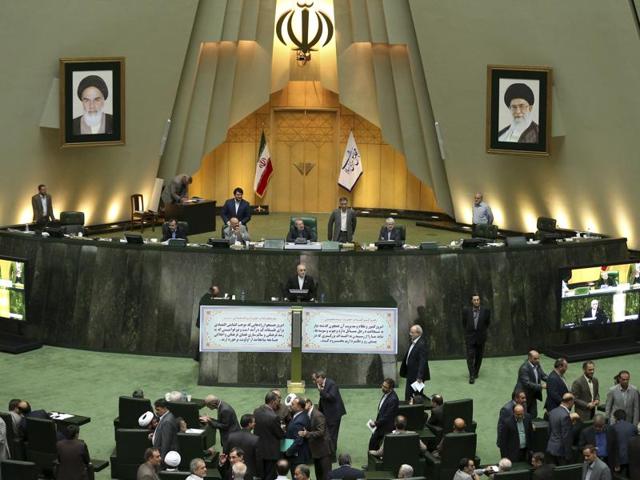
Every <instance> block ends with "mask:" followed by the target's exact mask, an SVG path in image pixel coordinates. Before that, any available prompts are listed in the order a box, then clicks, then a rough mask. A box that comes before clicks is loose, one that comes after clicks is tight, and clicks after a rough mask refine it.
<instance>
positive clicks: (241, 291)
mask: <svg viewBox="0 0 640 480" xmlns="http://www.w3.org/2000/svg"><path fill="white" fill-rule="evenodd" d="M246 298H247V292H245V291H244V290H240V300H241V301H243V302H244V301H245V300H246Z"/></svg>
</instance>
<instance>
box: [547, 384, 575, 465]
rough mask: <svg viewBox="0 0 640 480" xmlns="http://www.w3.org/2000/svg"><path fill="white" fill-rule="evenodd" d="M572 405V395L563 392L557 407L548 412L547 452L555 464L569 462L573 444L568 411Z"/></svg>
mask: <svg viewBox="0 0 640 480" xmlns="http://www.w3.org/2000/svg"><path fill="white" fill-rule="evenodd" d="M571 407H573V395H572V394H571V393H565V394H564V395H563V396H562V402H561V403H560V406H559V407H556V408H554V409H553V410H551V412H549V441H548V442H547V452H548V453H549V454H550V455H551V456H552V458H553V460H554V463H555V464H556V465H567V464H568V463H571V456H572V453H573V452H572V451H571V446H572V445H573V424H572V423H571V418H570V416H569V415H570V412H571Z"/></svg>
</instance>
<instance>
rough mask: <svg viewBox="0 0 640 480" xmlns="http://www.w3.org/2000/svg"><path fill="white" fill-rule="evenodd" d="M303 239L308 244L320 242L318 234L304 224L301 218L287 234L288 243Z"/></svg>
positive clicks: (296, 220)
mask: <svg viewBox="0 0 640 480" xmlns="http://www.w3.org/2000/svg"><path fill="white" fill-rule="evenodd" d="M298 238H302V239H304V240H306V241H308V242H316V241H318V236H317V235H316V233H315V232H314V231H313V230H311V229H310V228H309V227H307V226H306V225H305V224H304V221H303V220H302V219H301V218H296V219H295V220H294V222H293V226H292V227H291V228H290V229H289V233H288V234H287V242H289V243H293V242H295V241H296V239H298Z"/></svg>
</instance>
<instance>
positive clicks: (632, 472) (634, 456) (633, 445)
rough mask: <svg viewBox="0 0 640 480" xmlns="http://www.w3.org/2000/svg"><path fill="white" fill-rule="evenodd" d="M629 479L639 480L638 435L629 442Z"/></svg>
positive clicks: (639, 445)
mask: <svg viewBox="0 0 640 480" xmlns="http://www.w3.org/2000/svg"><path fill="white" fill-rule="evenodd" d="M639 433H640V432H639ZM629 478H630V479H631V480H640V435H636V436H635V437H633V438H632V439H631V440H629Z"/></svg>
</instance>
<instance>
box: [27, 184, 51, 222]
mask: <svg viewBox="0 0 640 480" xmlns="http://www.w3.org/2000/svg"><path fill="white" fill-rule="evenodd" d="M31 208H32V209H33V221H34V222H35V223H37V224H38V225H45V224H46V223H48V222H53V221H54V220H55V217H54V215H53V205H52V202H51V195H49V194H48V193H47V186H46V185H44V184H40V185H38V193H36V194H35V195H34V196H33V197H31Z"/></svg>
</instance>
